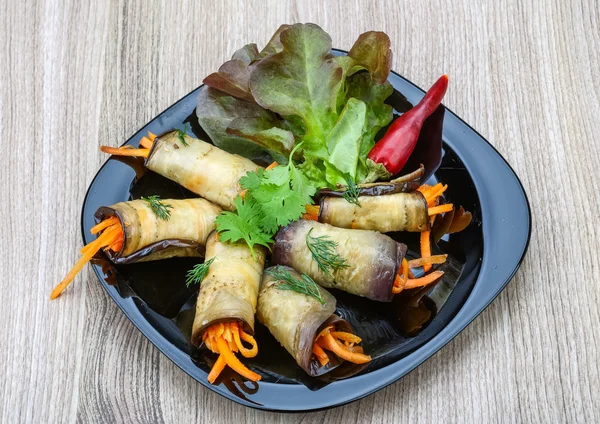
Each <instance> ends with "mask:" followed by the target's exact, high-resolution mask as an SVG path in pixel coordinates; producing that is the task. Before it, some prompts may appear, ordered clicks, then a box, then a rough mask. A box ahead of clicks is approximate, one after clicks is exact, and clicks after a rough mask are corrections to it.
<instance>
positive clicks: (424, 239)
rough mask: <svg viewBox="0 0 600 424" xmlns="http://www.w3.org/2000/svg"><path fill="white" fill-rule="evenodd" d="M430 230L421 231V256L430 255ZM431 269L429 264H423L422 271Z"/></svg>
mask: <svg viewBox="0 0 600 424" xmlns="http://www.w3.org/2000/svg"><path fill="white" fill-rule="evenodd" d="M430 237H431V231H423V232H422V233H421V257H422V258H428V257H430V256H431V240H430ZM430 269H431V265H430V264H425V265H423V271H425V272H427V271H429V270H430Z"/></svg>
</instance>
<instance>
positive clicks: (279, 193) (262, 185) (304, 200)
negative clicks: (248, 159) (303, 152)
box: [216, 143, 316, 259]
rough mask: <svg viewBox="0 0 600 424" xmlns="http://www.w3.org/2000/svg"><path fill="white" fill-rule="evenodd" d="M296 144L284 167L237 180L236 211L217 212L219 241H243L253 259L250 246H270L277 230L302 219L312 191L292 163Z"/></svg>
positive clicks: (305, 178) (308, 182) (254, 173)
mask: <svg viewBox="0 0 600 424" xmlns="http://www.w3.org/2000/svg"><path fill="white" fill-rule="evenodd" d="M300 145H301V143H300V144H298V145H297V146H296V147H295V148H294V149H293V150H292V152H291V153H290V158H289V162H288V164H287V165H280V166H276V167H275V168H273V169H270V170H268V171H265V170H263V169H260V170H258V171H257V172H249V173H248V174H247V175H245V176H244V177H242V178H241V179H240V185H241V187H242V188H243V189H245V190H246V192H245V194H244V198H243V199H242V198H241V196H238V197H237V198H236V199H235V200H234V204H235V207H236V212H235V213H233V212H221V214H220V215H219V216H218V217H217V219H216V224H217V231H218V232H219V237H220V239H221V240H223V241H232V242H236V241H240V240H243V241H245V242H246V243H247V244H248V246H249V247H250V250H251V251H252V255H253V256H254V258H255V259H256V255H255V252H254V249H253V246H254V245H263V246H266V247H270V243H273V240H272V236H273V235H274V234H275V233H276V232H277V230H278V229H279V227H283V226H286V225H288V224H289V223H290V222H292V221H295V220H297V219H298V218H300V217H301V216H302V214H303V213H304V212H305V207H306V205H307V204H311V203H312V196H313V195H314V194H315V192H316V188H315V187H314V186H312V185H311V183H310V180H309V179H308V178H307V177H306V176H305V175H304V174H303V173H302V172H301V171H300V170H299V169H298V168H296V166H295V165H294V162H293V161H292V157H293V155H294V152H295V151H296V149H298V147H300Z"/></svg>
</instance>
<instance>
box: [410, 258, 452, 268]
mask: <svg viewBox="0 0 600 424" xmlns="http://www.w3.org/2000/svg"><path fill="white" fill-rule="evenodd" d="M447 257H448V255H433V256H429V257H427V258H419V259H411V260H410V261H408V267H409V268H417V267H420V266H424V265H427V264H429V265H431V264H443V263H444V262H446V258H447Z"/></svg>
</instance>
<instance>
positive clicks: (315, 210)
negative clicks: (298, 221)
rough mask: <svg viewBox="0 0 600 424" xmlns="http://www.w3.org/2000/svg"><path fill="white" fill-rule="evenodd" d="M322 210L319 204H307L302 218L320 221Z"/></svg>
mask: <svg viewBox="0 0 600 424" xmlns="http://www.w3.org/2000/svg"><path fill="white" fill-rule="evenodd" d="M320 210H321V208H320V207H319V206H318V205H306V206H305V212H304V213H303V214H302V219H308V220H310V221H318V220H319V212H320Z"/></svg>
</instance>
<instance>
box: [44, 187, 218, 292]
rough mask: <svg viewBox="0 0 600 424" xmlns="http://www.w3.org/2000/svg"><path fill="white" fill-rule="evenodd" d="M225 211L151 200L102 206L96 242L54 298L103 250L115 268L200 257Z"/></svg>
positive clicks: (205, 204) (200, 203) (192, 202)
mask: <svg viewBox="0 0 600 424" xmlns="http://www.w3.org/2000/svg"><path fill="white" fill-rule="evenodd" d="M219 212H221V208H220V207H218V206H217V205H214V204H212V203H210V202H209V201H207V200H204V199H185V200H174V199H160V198H159V197H158V196H149V197H146V198H142V199H139V200H131V201H129V202H119V203H117V204H114V205H112V206H106V207H105V206H103V207H101V208H99V209H98V210H97V211H96V214H95V217H96V220H97V222H98V224H96V225H95V226H94V227H92V229H91V230H90V231H91V233H92V234H98V238H97V239H96V240H94V241H92V242H91V243H89V244H87V245H86V246H84V247H83V248H82V249H81V255H82V256H81V258H80V259H79V261H77V263H76V264H75V266H74V267H73V268H72V269H71V271H69V273H68V274H67V275H66V276H65V278H64V279H63V280H62V281H61V282H60V284H58V285H57V286H56V288H55V289H54V290H53V291H52V294H51V296H50V298H51V299H55V298H56V297H58V296H59V295H60V294H61V293H62V291H63V290H64V289H65V288H66V287H67V286H68V285H69V284H70V283H71V281H73V279H74V278H75V276H76V275H77V274H78V273H79V271H81V270H82V269H83V267H84V266H85V264H86V263H87V262H89V261H90V259H91V258H92V257H94V255H95V254H96V253H98V252H99V251H100V250H104V253H105V254H106V256H108V258H109V259H110V260H111V261H113V262H114V263H122V264H125V263H132V262H142V261H154V260H158V259H167V258H172V257H176V256H202V255H203V252H204V245H205V244H206V240H207V238H208V235H209V234H210V233H211V232H212V231H214V229H215V218H216V217H217V215H218V214H219Z"/></svg>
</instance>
